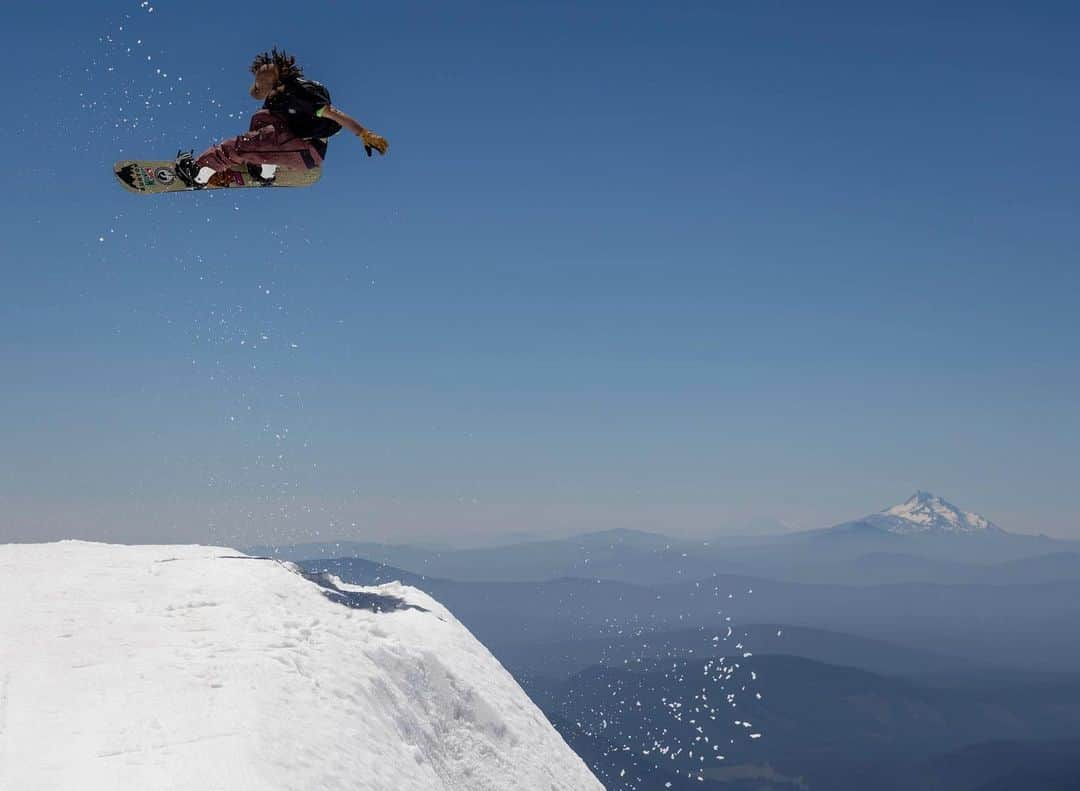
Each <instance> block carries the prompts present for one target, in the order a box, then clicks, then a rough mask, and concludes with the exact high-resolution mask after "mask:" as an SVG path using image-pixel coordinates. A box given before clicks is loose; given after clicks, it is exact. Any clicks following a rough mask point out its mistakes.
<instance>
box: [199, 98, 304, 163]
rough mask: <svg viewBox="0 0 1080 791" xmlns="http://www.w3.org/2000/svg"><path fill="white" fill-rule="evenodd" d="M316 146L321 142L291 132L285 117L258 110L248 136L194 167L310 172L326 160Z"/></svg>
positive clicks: (216, 148) (222, 146) (210, 152)
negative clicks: (266, 167)
mask: <svg viewBox="0 0 1080 791" xmlns="http://www.w3.org/2000/svg"><path fill="white" fill-rule="evenodd" d="M317 145H318V141H311V140H305V139H304V138H302V137H297V136H296V135H294V134H293V133H292V132H290V131H289V126H288V124H287V123H286V121H285V118H284V117H282V116H280V115H275V114H274V113H272V112H270V111H269V110H259V111H258V112H257V113H255V115H253V116H251V128H250V130H249V131H248V133H247V134H246V135H240V136H239V137H232V138H229V139H228V140H224V141H222V142H221V143H218V144H217V145H216V146H211V147H210V148H208V149H206V151H204V152H202V153H201V154H200V155H199V158H198V159H196V160H195V164H197V165H198V166H199V167H208V168H213V169H214V170H227V169H230V168H232V169H237V168H243V167H244V166H245V165H249V164H250V165H280V166H281V167H283V168H287V169H289V170H307V169H310V168H317V167H319V166H320V165H322V161H323V157H322V154H321V153H320V152H319V148H318V147H317ZM323 150H325V149H323Z"/></svg>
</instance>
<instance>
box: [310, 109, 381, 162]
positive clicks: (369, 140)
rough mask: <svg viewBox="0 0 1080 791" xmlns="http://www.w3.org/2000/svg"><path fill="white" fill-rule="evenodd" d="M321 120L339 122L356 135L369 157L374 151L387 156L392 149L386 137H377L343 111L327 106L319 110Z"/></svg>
mask: <svg viewBox="0 0 1080 791" xmlns="http://www.w3.org/2000/svg"><path fill="white" fill-rule="evenodd" d="M319 117H320V118H329V119H330V120H331V121H337V122H338V123H339V124H341V125H342V126H343V127H344V128H345V129H348V130H349V131H350V132H352V133H353V134H354V135H356V136H357V137H359V138H360V139H361V140H363V141H364V150H365V151H367V155H368V156H369V157H370V156H371V151H372V149H374V150H375V151H378V152H379V154H385V153H386V150H387V149H388V148H390V144H389V143H388V142H387V141H386V138H385V137H382V136H381V135H377V134H375V133H374V132H372V131H370V130H368V129H365V128H364V127H362V126H361V125H360V123H359V122H358V121H357V120H356V119H355V118H352V117H351V116H349V115H347V114H346V113H343V112H342V111H341V110H339V109H337V108H336V107H332V106H331V105H327V106H326V107H323V108H322V109H321V110H319Z"/></svg>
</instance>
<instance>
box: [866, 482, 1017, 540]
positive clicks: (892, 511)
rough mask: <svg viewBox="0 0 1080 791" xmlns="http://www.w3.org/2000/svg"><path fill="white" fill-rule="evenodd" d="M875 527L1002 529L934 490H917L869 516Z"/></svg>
mask: <svg viewBox="0 0 1080 791" xmlns="http://www.w3.org/2000/svg"><path fill="white" fill-rule="evenodd" d="M866 521H867V522H870V523H871V524H873V525H874V526H875V527H879V528H881V529H883V530H887V531H888V532H890V533H901V534H911V533H981V532H985V531H988V530H998V529H1000V528H998V527H997V526H996V525H994V523H993V522H991V521H990V520H988V519H986V518H985V517H982V516H979V514H976V513H972V512H970V511H962V510H960V509H959V508H957V507H956V506H955V505H953V504H952V503H950V502H949V501H948V500H945V499H944V498H942V497H938V496H937V495H935V494H931V493H930V492H922V491H920V492H915V494H913V495H912V496H911V497H909V498H908V499H907V500H905V501H904V502H903V503H901V504H900V505H894V506H893V507H892V508H887V509H885V510H884V511H882V512H881V513H879V514H874V515H873V516H869V517H867V518H866Z"/></svg>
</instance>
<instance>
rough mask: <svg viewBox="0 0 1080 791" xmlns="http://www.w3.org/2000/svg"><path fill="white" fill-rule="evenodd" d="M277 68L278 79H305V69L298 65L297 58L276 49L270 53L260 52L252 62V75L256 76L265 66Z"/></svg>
mask: <svg viewBox="0 0 1080 791" xmlns="http://www.w3.org/2000/svg"><path fill="white" fill-rule="evenodd" d="M271 64H272V65H274V66H277V70H278V78H279V79H281V80H287V79H290V78H296V77H303V76H304V69H303V68H302V67H300V66H297V65H296V58H295V57H294V56H293V55H290V54H289V53H288V52H285V51H283V50H282V51H278V48H277V47H274V48H273V49H272V50H270V51H269V52H260V53H259V54H258V55H256V56H255V60H253V61H252V62H251V73H252V74H255V73H256V72H257V71H258V70H259V69H261V68H262V67H263V66H269V65H271Z"/></svg>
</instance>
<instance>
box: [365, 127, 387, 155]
mask: <svg viewBox="0 0 1080 791" xmlns="http://www.w3.org/2000/svg"><path fill="white" fill-rule="evenodd" d="M360 139H361V140H363V141H364V150H365V151H367V155H368V156H369V157H370V156H371V151H372V149H374V150H375V151H378V152H379V155H380V156H381V155H383V154H385V153H386V150H387V149H388V148H390V144H389V143H388V142H386V138H385V137H382V136H381V135H377V134H375V133H374V132H369V131H368V130H367V129H364V130H363V131H361V132H360Z"/></svg>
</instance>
